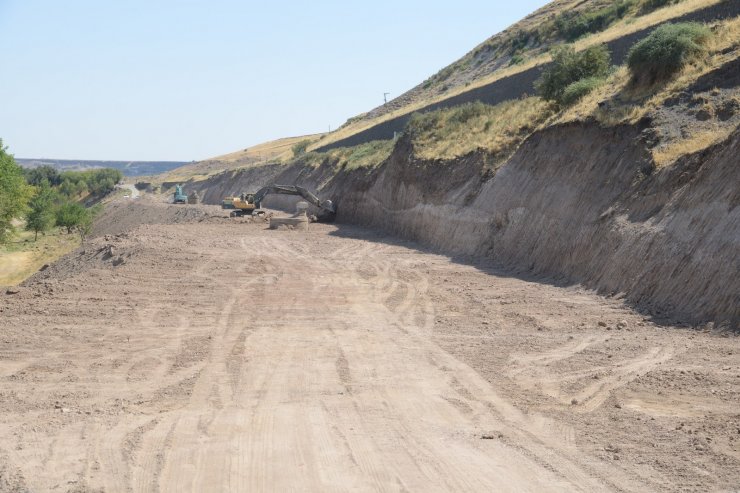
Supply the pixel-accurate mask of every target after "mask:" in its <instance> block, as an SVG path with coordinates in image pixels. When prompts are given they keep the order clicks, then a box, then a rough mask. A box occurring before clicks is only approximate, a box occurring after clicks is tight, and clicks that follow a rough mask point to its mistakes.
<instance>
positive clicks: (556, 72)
mask: <svg viewBox="0 0 740 493" xmlns="http://www.w3.org/2000/svg"><path fill="white" fill-rule="evenodd" d="M610 70H611V56H610V54H609V50H607V48H606V46H604V45H598V46H591V47H589V48H586V49H585V50H583V51H578V52H576V51H575V50H574V49H573V47H571V46H561V47H558V48H555V49H554V50H553V52H552V64H551V65H550V67H549V68H548V69H546V70H545V71H544V72H543V74H542V76H541V77H540V78H539V79H538V80H537V82H536V83H535V87H536V89H537V92H538V93H539V95H540V96H542V97H543V98H544V99H546V100H548V101H555V102H557V103H558V104H560V105H565V104H569V103H572V102H573V96H574V95H575V94H577V95H578V96H579V97H583V96H584V95H585V94H587V93H588V91H587V89H589V88H590V89H593V88H594V87H596V85H597V84H596V81H597V80H603V79H604V78H606V76H607V75H609V71H610ZM587 79H588V80H589V82H588V83H584V82H581V81H584V80H587ZM574 84H575V86H573V87H570V86H572V85H574ZM590 89H589V90H590ZM566 92H567V93H568V95H569V97H568V100H567V101H566V98H565V97H564V96H565V94H566Z"/></svg>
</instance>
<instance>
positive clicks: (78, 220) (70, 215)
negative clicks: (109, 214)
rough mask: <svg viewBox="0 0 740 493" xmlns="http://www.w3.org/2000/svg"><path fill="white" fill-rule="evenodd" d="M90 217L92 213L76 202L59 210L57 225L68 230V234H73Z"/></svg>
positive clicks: (69, 203)
mask: <svg viewBox="0 0 740 493" xmlns="http://www.w3.org/2000/svg"><path fill="white" fill-rule="evenodd" d="M89 215H90V213H89V212H88V210H87V209H85V207H84V206H83V205H80V204H78V203H76V202H66V203H64V204H62V206H61V207H59V209H57V213H56V224H57V226H61V227H63V228H67V233H72V231H73V230H74V229H75V228H77V227H78V226H80V225H82V224H84V223H85V222H86V221H87V219H88V216H89Z"/></svg>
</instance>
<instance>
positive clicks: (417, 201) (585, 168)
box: [199, 122, 740, 329]
mask: <svg viewBox="0 0 740 493" xmlns="http://www.w3.org/2000/svg"><path fill="white" fill-rule="evenodd" d="M642 130H643V129H642V128H640V127H639V126H620V127H612V128H602V127H600V126H599V125H598V124H596V123H593V122H581V123H573V124H567V125H561V126H555V127H549V128H547V129H544V130H542V131H539V132H536V133H535V134H533V135H532V136H530V137H529V138H528V139H527V140H526V141H525V142H524V143H523V144H522V145H521V146H520V148H519V149H518V151H517V152H516V153H515V154H514V155H513V156H512V157H511V158H510V159H509V160H508V161H507V162H506V163H504V165H503V166H501V167H500V168H498V169H497V170H496V171H495V172H494V171H492V170H489V169H487V168H486V166H485V162H486V159H485V158H486V156H485V155H484V154H483V153H480V152H478V153H473V154H470V155H468V156H465V157H463V158H460V159H457V160H453V161H436V162H429V161H421V160H417V159H415V158H413V149H412V146H411V144H410V143H409V142H408V141H406V140H405V139H401V140H400V141H399V142H397V145H396V148H395V150H394V152H393V154H392V156H391V157H390V158H389V159H388V160H387V161H386V162H385V163H383V165H381V166H380V167H378V168H375V169H372V170H368V169H359V170H352V171H344V170H341V169H340V170H337V169H335V168H333V167H332V165H331V164H330V163H325V164H324V165H322V166H319V167H318V168H311V167H308V166H303V165H300V164H297V165H292V166H289V167H283V168H278V167H272V168H270V169H259V168H253V169H248V170H243V171H241V172H235V173H230V174H228V175H221V176H218V177H214V178H212V179H210V180H208V181H206V182H201V183H200V185H199V186H200V188H201V192H202V196H204V198H205V199H206V201H210V202H211V203H217V202H218V201H220V199H221V197H222V195H223V194H224V193H225V192H226V190H229V189H234V188H236V189H237V190H251V189H256V188H258V187H260V186H262V185H264V184H266V183H268V182H270V181H272V182H275V183H287V184H293V183H296V184H302V185H304V186H308V187H311V188H314V189H317V190H319V191H320V194H321V195H322V196H326V197H330V198H332V199H333V200H334V201H335V203H336V204H337V206H338V210H339V212H338V216H337V220H338V221H340V222H347V223H354V224H359V225H364V226H367V227H370V228H375V229H380V230H384V231H387V232H390V233H393V234H396V235H399V236H402V237H404V238H409V239H414V240H417V241H419V242H420V243H421V244H424V245H426V246H429V247H432V248H434V249H436V250H438V251H442V252H446V253H449V254H451V255H469V256H474V257H486V258H491V259H493V260H495V261H496V262H498V263H500V264H501V265H503V266H506V267H508V268H511V269H515V270H520V271H524V270H526V271H529V272H531V273H534V274H536V275H544V276H548V277H551V278H555V279H558V280H559V281H566V282H581V283H583V284H584V285H586V286H589V287H592V288H595V289H598V290H600V291H601V292H603V293H605V294H618V295H622V296H625V297H626V299H627V300H628V301H629V302H631V303H633V304H634V305H636V306H638V307H639V308H641V309H643V310H646V311H648V312H649V313H652V314H654V315H657V316H659V317H663V318H673V319H679V320H683V321H686V322H690V323H697V324H699V323H705V322H710V321H712V322H714V323H715V324H719V325H722V326H729V327H731V328H735V329H736V328H738V326H739V324H740V276H738V272H740V255H738V254H739V253H740V207H738V205H739V204H740V187H738V183H740V168H738V166H737V156H738V155H740V132H738V131H736V132H735V133H734V134H732V135H731V136H730V137H729V138H728V139H727V140H725V141H724V142H722V143H720V144H717V145H715V146H713V147H711V148H709V149H707V150H705V151H702V152H700V153H698V154H694V155H689V156H686V157H684V158H682V159H681V160H680V161H679V162H677V163H675V164H674V165H672V166H670V167H666V168H663V169H657V170H656V169H654V166H653V163H652V160H651V157H650V155H649V153H648V152H647V150H646V148H645V145H643V143H642ZM226 193H227V192H226ZM294 202H295V199H294V198H292V197H288V198H286V197H270V198H269V201H266V205H267V206H270V207H276V208H291V207H292V206H293V203H294Z"/></svg>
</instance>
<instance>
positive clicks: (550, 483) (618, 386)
mask: <svg viewBox="0 0 740 493" xmlns="http://www.w3.org/2000/svg"><path fill="white" fill-rule="evenodd" d="M103 218H104V219H105V220H106V224H104V225H102V226H101V227H99V228H98V233H99V234H100V235H101V236H99V237H97V238H94V239H91V240H89V241H88V242H87V243H86V245H84V246H83V247H82V249H81V250H78V251H77V252H74V253H72V254H70V255H69V256H67V257H65V258H63V259H61V260H60V261H59V262H57V263H56V264H54V265H52V266H51V267H50V268H48V269H46V270H45V271H44V272H41V273H39V274H37V275H36V276H35V277H34V278H33V279H31V280H29V281H28V282H26V283H25V285H24V287H23V288H21V289H20V292H18V293H16V294H12V295H10V294H8V295H0V296H1V297H0V327H2V330H1V332H0V413H1V414H0V415H1V416H2V419H1V420H0V490H2V491H25V490H26V489H28V490H31V491H108V492H114V491H265V490H268V491H425V492H426V491H707V490H715V491H721V490H727V491H731V490H733V489H737V488H738V487H739V486H740V408H739V407H738V402H740V357H739V356H738V355H740V339H738V338H737V337H733V336H729V335H728V334H721V333H715V332H713V331H708V330H703V329H701V330H697V329H693V328H688V327H683V328H681V327H672V326H659V325H655V324H654V323H653V322H651V321H650V320H646V319H644V318H643V317H642V316H640V315H639V314H637V313H635V312H633V311H631V310H630V309H629V308H628V307H626V306H624V305H623V304H622V303H621V302H620V301H619V300H617V299H605V298H602V297H599V296H597V295H595V294H594V293H591V292H588V291H585V290H582V289H580V288H579V287H577V286H570V287H564V286H557V285H555V284H553V283H547V282H536V280H532V279H526V278H523V277H522V276H515V275H510V274H507V273H505V272H501V271H498V270H495V269H493V268H492V267H490V266H484V265H476V264H473V263H466V262H464V261H460V260H457V261H456V260H453V259H450V258H448V257H444V256H440V255H435V254H432V253H429V252H424V251H421V250H419V249H417V248H416V247H415V246H414V245H413V244H410V243H404V242H398V241H395V240H393V239H391V238H387V237H382V236H377V235H374V234H372V233H369V232H366V231H362V230H359V229H355V228H351V227H345V226H330V225H318V224H313V225H311V227H310V229H309V231H307V232H304V231H273V230H267V228H266V225H265V224H264V223H250V222H246V221H245V220H241V219H235V220H228V219H224V218H222V217H220V211H219V210H218V209H216V208H211V207H208V206H197V207H194V206H176V205H164V204H153V203H150V202H147V201H146V200H140V201H137V202H132V201H127V202H126V203H125V204H123V203H122V204H118V205H114V206H113V207H111V208H110V209H109V210H108V212H106V214H105V215H104V216H103ZM136 218H138V221H139V222H142V223H150V224H142V225H139V226H136V224H137V219H136ZM163 223H167V224H163Z"/></svg>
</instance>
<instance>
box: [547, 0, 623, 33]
mask: <svg viewBox="0 0 740 493" xmlns="http://www.w3.org/2000/svg"><path fill="white" fill-rule="evenodd" d="M635 3H636V2H635V0H620V1H617V2H613V3H612V4H611V5H609V6H607V7H603V8H600V9H598V10H592V11H586V12H576V13H571V12H564V13H562V14H560V15H559V16H558V18H557V19H556V20H555V27H556V29H557V31H558V33H559V34H560V36H561V37H562V38H564V39H566V40H568V41H575V40H576V39H578V38H580V37H581V36H584V35H586V34H591V33H596V32H599V31H603V30H605V29H606V28H607V27H609V26H611V25H612V24H614V23H615V22H616V21H618V20H620V19H622V18H623V17H625V16H626V15H627V13H628V12H629V11H630V9H631V8H632V7H633V6H634V5H635Z"/></svg>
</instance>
